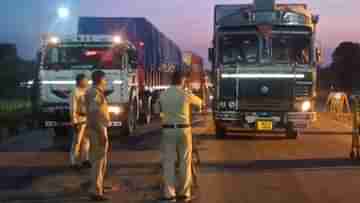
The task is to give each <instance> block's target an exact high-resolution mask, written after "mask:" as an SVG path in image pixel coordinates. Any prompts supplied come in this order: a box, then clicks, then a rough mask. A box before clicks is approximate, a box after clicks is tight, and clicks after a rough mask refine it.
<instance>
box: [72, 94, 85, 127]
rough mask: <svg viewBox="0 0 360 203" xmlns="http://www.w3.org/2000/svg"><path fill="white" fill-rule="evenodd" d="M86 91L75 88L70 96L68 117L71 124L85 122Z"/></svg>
mask: <svg viewBox="0 0 360 203" xmlns="http://www.w3.org/2000/svg"><path fill="white" fill-rule="evenodd" d="M86 90H87V89H84V88H79V87H76V88H75V89H74V91H73V92H72V93H71V96H70V102H69V103H70V117H71V122H72V123H73V124H79V123H85V122H86V110H85V93H86Z"/></svg>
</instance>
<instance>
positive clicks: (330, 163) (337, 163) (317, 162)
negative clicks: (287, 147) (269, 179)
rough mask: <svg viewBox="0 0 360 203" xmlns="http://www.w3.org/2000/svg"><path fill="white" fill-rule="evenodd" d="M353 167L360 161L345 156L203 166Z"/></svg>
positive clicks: (242, 168) (258, 168)
mask: <svg viewBox="0 0 360 203" xmlns="http://www.w3.org/2000/svg"><path fill="white" fill-rule="evenodd" d="M351 167H360V161H353V160H349V159H345V158H339V159H336V158H334V159H296V160H255V161H239V162H222V163H221V162H216V163H202V164H201V168H202V169H203V170H204V171H216V172H219V171H231V172H239V173H241V172H244V171H263V170H283V169H304V170H305V169H308V170H320V169H324V168H328V169H346V168H351Z"/></svg>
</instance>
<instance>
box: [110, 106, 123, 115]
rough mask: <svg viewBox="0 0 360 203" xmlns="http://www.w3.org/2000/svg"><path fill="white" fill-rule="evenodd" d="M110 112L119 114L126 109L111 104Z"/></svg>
mask: <svg viewBox="0 0 360 203" xmlns="http://www.w3.org/2000/svg"><path fill="white" fill-rule="evenodd" d="M109 112H110V113H113V114H115V115H119V114H121V113H123V112H124V109H123V107H121V106H109Z"/></svg>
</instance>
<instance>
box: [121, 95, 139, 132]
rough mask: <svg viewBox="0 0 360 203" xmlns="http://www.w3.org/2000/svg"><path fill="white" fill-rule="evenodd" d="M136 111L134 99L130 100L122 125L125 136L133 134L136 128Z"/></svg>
mask: <svg viewBox="0 0 360 203" xmlns="http://www.w3.org/2000/svg"><path fill="white" fill-rule="evenodd" d="M136 111H137V103H136V101H135V102H130V104H129V109H128V111H127V115H126V119H125V121H124V127H123V134H124V135H125V136H131V135H133V134H134V131H135V129H136V115H137V112H136Z"/></svg>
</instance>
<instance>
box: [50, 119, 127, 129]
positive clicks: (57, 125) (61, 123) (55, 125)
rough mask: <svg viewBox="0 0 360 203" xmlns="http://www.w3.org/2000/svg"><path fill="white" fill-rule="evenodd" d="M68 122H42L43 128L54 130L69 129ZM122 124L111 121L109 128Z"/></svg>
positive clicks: (69, 124)
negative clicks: (57, 128) (55, 128)
mask: <svg viewBox="0 0 360 203" xmlns="http://www.w3.org/2000/svg"><path fill="white" fill-rule="evenodd" d="M70 126H71V123H70V122H60V121H44V127H45V128H54V127H70ZM122 126H123V123H122V122H121V121H112V122H111V123H110V126H109V127H122Z"/></svg>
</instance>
